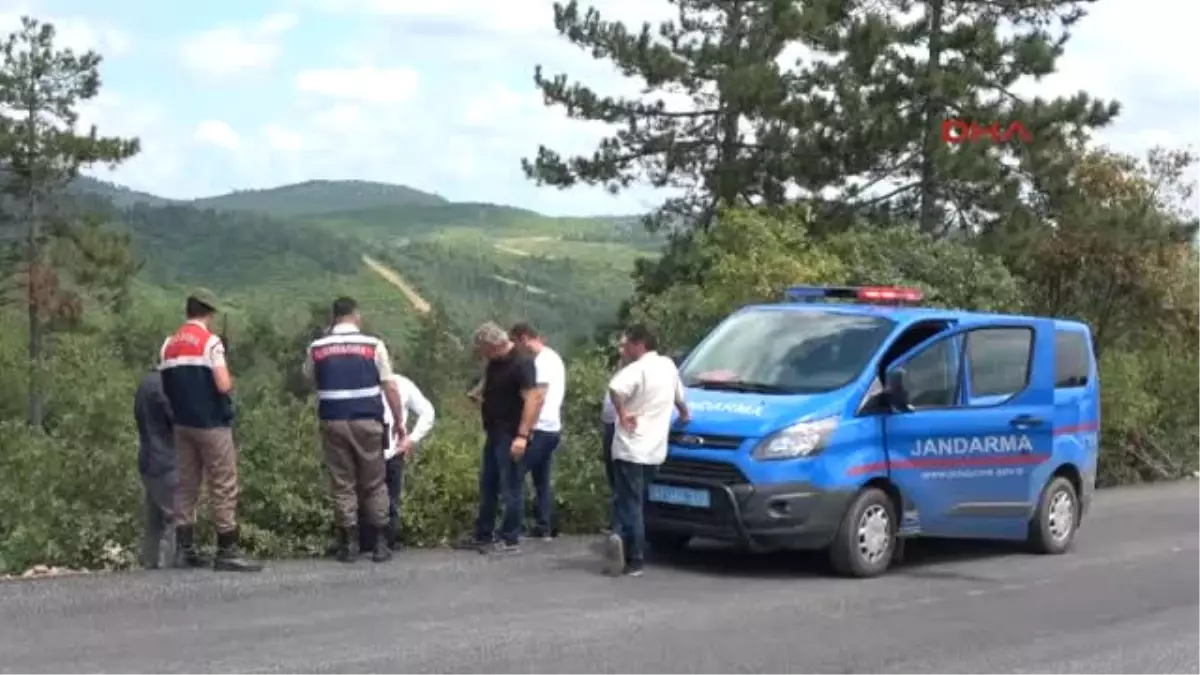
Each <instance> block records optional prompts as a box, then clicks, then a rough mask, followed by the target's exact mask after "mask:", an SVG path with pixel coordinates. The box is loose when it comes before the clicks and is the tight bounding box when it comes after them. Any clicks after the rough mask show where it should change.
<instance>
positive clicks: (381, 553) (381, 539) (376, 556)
mask: <svg viewBox="0 0 1200 675" xmlns="http://www.w3.org/2000/svg"><path fill="white" fill-rule="evenodd" d="M391 559H392V549H391V548H390V547H389V546H388V538H387V534H386V533H385V532H382V531H380V532H379V534H378V535H376V537H375V552H374V553H372V554H371V561H372V562H377V563H384V562H387V561H389V560H391Z"/></svg>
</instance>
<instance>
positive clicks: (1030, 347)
mask: <svg viewBox="0 0 1200 675" xmlns="http://www.w3.org/2000/svg"><path fill="white" fill-rule="evenodd" d="M921 299H922V295H921V293H920V291H919V290H917V289H910V288H896V287H856V288H826V287H796V288H792V289H789V290H788V292H787V301H785V302H781V303H779V304H763V305H754V306H749V307H745V308H742V309H740V310H738V311H737V312H735V313H733V314H731V315H730V316H729V317H727V318H726V319H725V320H724V321H723V322H722V323H721V324H720V325H718V326H717V327H716V328H715V329H713V331H712V332H711V333H710V334H709V335H708V336H707V337H705V338H704V339H703V340H702V341H701V342H700V343H699V344H697V345H696V346H695V348H693V349H692V350H690V353H689V354H688V355H687V357H686V358H685V359H683V360H682V362H681V363H680V375H681V377H682V379H683V383H684V385H685V387H686V388H687V401H688V404H689V407H690V408H691V412H692V419H691V420H690V421H689V422H688V424H687V425H686V426H683V427H680V426H676V427H675V428H673V429H672V431H671V437H670V451H669V454H668V458H667V460H666V462H665V463H664V464H663V466H662V467H661V468H660V470H659V473H658V476H657V477H656V478H655V480H654V482H653V483H652V484H651V486H650V487H649V494H648V498H647V502H646V531H647V538H648V540H649V542H650V544H651V546H652V547H657V548H659V549H660V550H661V549H679V548H682V547H684V546H686V545H687V543H688V542H689V541H690V540H691V539H692V538H693V537H703V538H708V539H718V540H726V541H732V542H737V543H739V544H741V545H743V546H745V547H747V548H750V549H755V550H769V549H825V550H828V552H829V557H830V561H831V562H832V566H833V568H834V569H835V570H836V571H837V572H838V573H840V574H844V575H848V576H858V577H869V576H875V575H878V574H881V573H883V572H884V571H885V570H886V569H887V568H888V566H889V564H890V563H891V562H892V560H893V558H894V557H895V556H896V555H897V551H898V550H899V548H900V546H901V545H902V544H903V542H904V540H905V538H908V537H915V536H929V537H955V538H978V539H1005V540H1021V541H1027V542H1029V544H1030V545H1031V546H1032V548H1033V549H1034V550H1036V551H1038V552H1043V553H1062V552H1065V551H1066V550H1067V549H1068V548H1069V547H1070V546H1071V542H1072V541H1073V539H1074V537H1075V532H1076V530H1077V528H1078V527H1079V524H1080V521H1081V519H1082V517H1083V514H1084V513H1085V512H1086V511H1087V507H1088V503H1089V501H1090V500H1091V497H1092V493H1093V491H1094V487H1095V477H1096V459H1097V440H1098V430H1099V424H1100V391H1099V382H1098V379H1097V372H1096V361H1095V358H1094V352H1093V348H1092V340H1091V332H1090V331H1089V329H1088V327H1087V326H1086V325H1085V324H1082V323H1078V322H1074V321H1064V320H1058V319H1047V318H1037V317H1027V316H1006V315H999V314H988V313H980V312H967V311H956V310H944V309H933V308H923V307H916V306H913V305H914V304H915V303H919V302H920V300H921ZM846 301H849V302H846Z"/></svg>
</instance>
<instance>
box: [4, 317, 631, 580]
mask: <svg viewBox="0 0 1200 675" xmlns="http://www.w3.org/2000/svg"><path fill="white" fill-rule="evenodd" d="M313 314H314V316H313V319H314V321H313V322H312V323H313V324H314V325H319V324H320V323H321V322H320V319H322V318H323V316H322V315H321V311H320V309H319V308H314V311H313ZM15 324H16V322H14V321H11V320H0V337H2V338H3V339H0V368H3V372H4V373H5V374H8V373H11V372H13V371H11V370H9V369H8V368H7V364H9V363H11V362H20V360H21V359H22V358H23V354H22V353H21V352H20V351H19V350H15V349H9V347H11V346H13V345H19V344H20V343H19V339H17V337H18V336H19V334H20V333H19V327H18V326H17V325H15ZM440 328H441V327H440V326H439V325H437V324H436V322H435V321H430V322H429V323H428V324H424V325H423V328H422V329H420V330H419V331H418V335H421V334H422V333H421V331H422V330H423V331H424V332H425V333H424V334H426V335H428V334H430V333H436V332H437V331H439V330H440ZM131 330H136V329H135V328H134V327H133V326H131V325H129V324H124V325H121V326H114V327H113V328H112V330H111V332H108V331H105V332H97V333H92V334H69V335H66V336H64V338H63V341H62V344H61V345H60V346H59V348H58V349H56V350H55V354H54V358H53V359H52V368H51V371H52V373H53V377H52V381H51V386H50V392H51V395H50V397H49V402H50V404H49V406H48V412H49V414H48V420H47V424H48V426H49V427H50V429H51V431H50V432H49V434H48V435H47V436H46V437H44V438H39V437H37V436H34V435H31V434H30V433H29V432H28V431H26V429H25V428H24V426H23V425H21V424H20V423H18V422H16V421H15V419H19V417H20V414H21V413H22V412H23V410H21V409H22V408H23V403H24V401H23V399H22V397H21V392H20V391H19V390H16V391H13V390H10V389H9V387H8V386H7V385H8V383H9V378H8V377H5V378H4V383H5V385H6V386H5V387H4V388H2V389H0V392H3V393H2V394H0V419H3V420H12V421H0V475H3V476H4V480H3V481H0V570H6V571H12V570H17V571H19V570H22V569H25V568H26V567H28V566H29V565H31V564H34V563H49V564H59V565H80V566H87V567H94V568H99V567H104V568H120V567H124V566H128V565H131V564H133V563H134V562H135V560H136V555H137V547H138V541H139V540H138V537H139V536H140V532H141V513H142V502H141V500H142V494H141V486H140V481H139V478H138V475H137V468H136V461H135V457H136V448H137V439H136V432H135V430H134V427H133V419H132V416H131V408H130V406H131V396H132V392H133V390H134V388H135V386H136V383H137V381H138V379H139V378H140V376H141V374H142V373H143V372H145V370H144V369H143V368H142V367H140V366H131V365H127V364H126V363H125V360H126V359H125V357H124V356H123V354H122V347H121V345H120V344H119V343H118V342H116V341H114V340H113V339H112V338H113V337H115V335H116V334H123V333H128V332H130V331H131ZM256 330H257V331H258V332H256V333H255V341H254V342H253V343H252V344H246V346H245V347H244V348H243V352H245V351H246V350H253V355H252V356H246V357H245V358H246V359H248V360H249V361H250V364H249V367H248V368H247V370H244V371H235V376H237V377H238V390H237V409H238V411H239V413H238V415H239V416H238V420H237V422H236V426H235V431H234V433H235V436H236V438H237V440H238V444H239V448H240V466H239V471H240V483H241V488H240V491H241V497H240V498H239V504H240V506H239V511H240V516H239V517H240V519H241V521H242V526H243V530H244V534H245V537H246V540H247V545H248V547H249V548H250V550H251V551H252V552H253V553H255V554H257V555H262V556H308V555H316V554H318V553H319V552H320V551H321V550H323V548H324V546H325V545H326V543H327V536H328V532H329V522H330V521H329V519H330V509H331V507H330V505H329V500H328V482H327V479H326V477H325V473H324V467H323V465H322V462H321V459H320V457H321V455H320V451H319V447H320V446H319V439H318V436H317V421H316V415H315V399H314V398H312V397H311V395H310V393H309V392H302V393H301V395H300V396H296V395H294V394H289V395H285V396H284V395H280V394H281V393H282V392H283V391H284V388H285V386H286V382H285V379H286V376H287V373H288V370H289V369H290V368H291V367H292V366H291V365H288V366H283V365H280V364H276V365H274V366H270V367H268V366H269V364H268V363H267V362H269V361H271V360H272V359H273V358H280V359H281V360H283V359H286V358H288V354H289V353H291V352H292V351H293V350H294V348H295V346H297V345H304V344H306V343H307V339H308V337H309V336H308V335H306V334H304V333H298V334H295V335H284V334H279V333H274V332H272V330H271V329H269V328H265V327H263V326H261V325H260V326H258V328H257V329H256ZM161 335H162V333H161V332H155V333H153V334H152V335H147V336H145V339H144V342H145V343H146V344H154V345H155V347H157V343H158V341H160V340H161ZM271 345H276V346H277V347H278V349H279V350H280V351H278V352H276V354H275V356H271V355H269V354H268V352H271V351H272V349H271V347H270V346H271ZM404 346H405V348H406V349H405V352H406V358H405V360H412V361H413V362H414V363H422V364H424V363H437V364H438V369H426V370H425V371H424V372H422V371H421V370H420V369H414V370H413V371H412V372H410V375H411V376H412V377H413V378H414V380H416V381H417V382H418V384H419V386H421V387H422V389H423V390H425V391H426V392H427V393H429V394H430V395H431V397H432V398H435V399H436V404H437V406H438V409H437V413H438V418H437V422H436V425H435V427H434V431H433V434H432V435H431V436H430V437H429V439H428V440H427V442H426V443H425V444H424V445H423V447H422V450H421V452H420V454H419V455H418V457H417V459H416V460H415V462H414V463H413V464H412V465H411V466H410V467H409V469H408V472H407V474H408V475H407V479H406V480H407V483H406V493H405V494H406V496H405V509H404V516H403V517H404V529H405V537H406V539H408V540H409V542H410V543H413V544H438V543H442V542H445V541H447V540H449V539H451V538H454V537H456V536H457V535H459V534H461V533H463V532H465V531H466V530H467V529H468V528H469V527H470V524H471V522H472V520H473V518H474V515H475V508H476V506H477V504H478V473H477V471H478V467H479V453H480V448H481V444H482V434H481V432H480V429H479V424H478V411H477V410H475V409H474V408H473V406H472V405H471V404H470V403H469V402H468V401H467V400H466V397H465V396H464V395H463V392H464V391H465V390H466V388H467V384H466V374H467V373H469V372H472V370H473V368H474V367H473V366H472V364H471V362H470V361H469V357H468V356H467V355H466V354H465V353H463V352H462V351H461V350H449V351H446V350H445V344H444V342H434V341H428V340H426V341H421V342H416V341H412V342H406V343H404ZM285 349H286V350H287V351H284V350H285ZM235 353H236V350H231V357H232V355H233V354H235ZM443 368H444V369H443ZM607 372H608V370H607V365H606V363H605V362H604V360H603V359H602V358H601V357H600V355H598V354H596V355H594V354H582V355H580V357H578V358H572V359H569V360H568V380H569V382H570V383H571V385H570V389H569V390H568V398H567V402H566V405H565V410H564V417H565V421H566V429H565V432H564V440H563V445H562V448H561V450H560V451H559V454H558V455H557V457H558V466H559V468H558V470H557V472H556V477H555V479H556V481H557V485H556V490H557V498H558V502H559V509H560V519H561V525H562V527H563V529H564V531H566V532H581V531H595V529H596V528H597V527H598V526H599V525H600V524H601V522H602V518H603V517H604V514H605V509H606V504H607V497H606V494H605V493H606V492H607V487H606V484H605V481H604V476H603V470H602V468H601V465H600V462H599V461H598V458H599V457H600V438H599V429H598V426H597V420H598V419H599V403H600V401H599V398H598V392H600V391H602V386H603V382H604V378H605V377H606V374H607ZM80 373H103V376H102V377H89V378H88V379H87V381H86V382H85V383H84V386H81V380H80ZM203 508H205V507H204V506H203V504H202V505H201V509H203Z"/></svg>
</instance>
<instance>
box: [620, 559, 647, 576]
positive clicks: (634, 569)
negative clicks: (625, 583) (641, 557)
mask: <svg viewBox="0 0 1200 675" xmlns="http://www.w3.org/2000/svg"><path fill="white" fill-rule="evenodd" d="M644 573H645V567H644V566H643V565H642V563H640V562H631V563H629V564H628V565H626V566H625V570H624V574H625V576H627V577H640V576H642V575H643V574H644Z"/></svg>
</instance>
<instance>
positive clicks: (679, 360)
mask: <svg viewBox="0 0 1200 675" xmlns="http://www.w3.org/2000/svg"><path fill="white" fill-rule="evenodd" d="M689 352H691V350H690V349H676V350H675V351H673V352H671V360H672V361H674V362H675V365H676V366H681V365H683V362H684V361H685V360H687V357H688V353H689Z"/></svg>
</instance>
